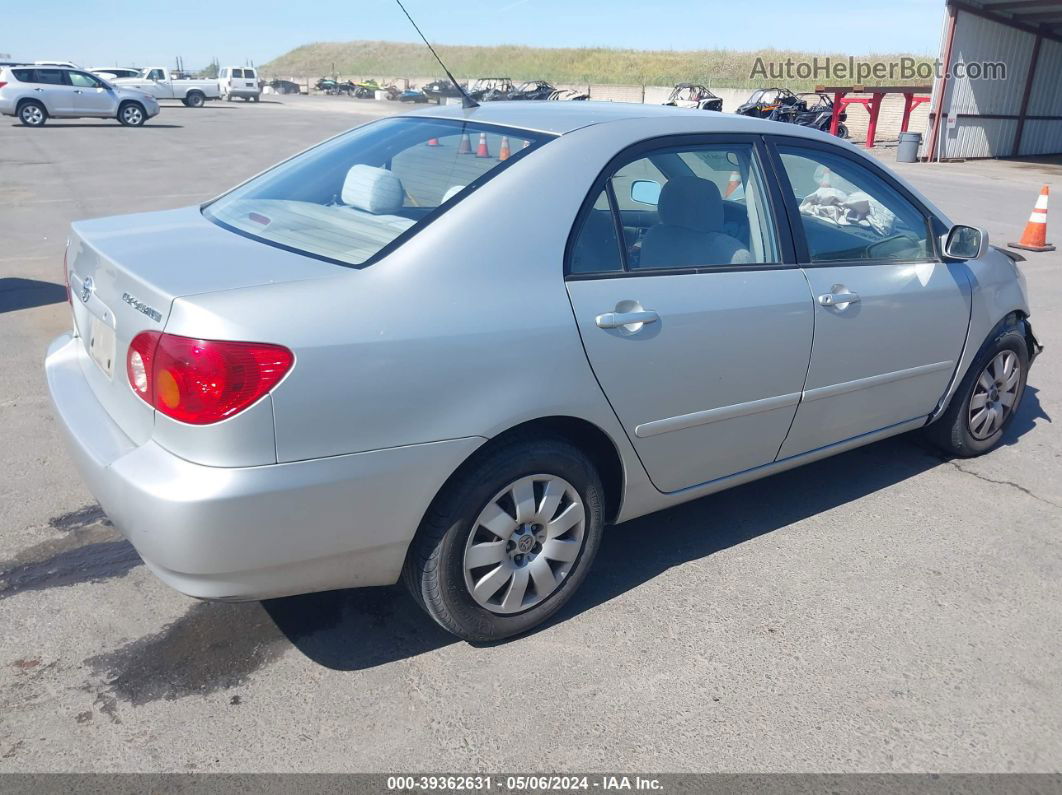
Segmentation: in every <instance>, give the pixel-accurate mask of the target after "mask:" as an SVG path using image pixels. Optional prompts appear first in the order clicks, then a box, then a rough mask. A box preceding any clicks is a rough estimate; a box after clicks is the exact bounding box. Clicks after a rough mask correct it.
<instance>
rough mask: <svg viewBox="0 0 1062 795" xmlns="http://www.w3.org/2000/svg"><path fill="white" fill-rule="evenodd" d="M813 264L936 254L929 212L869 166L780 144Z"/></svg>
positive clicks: (811, 150) (922, 257) (912, 258)
mask: <svg viewBox="0 0 1062 795" xmlns="http://www.w3.org/2000/svg"><path fill="white" fill-rule="evenodd" d="M778 153H779V155H780V156H781V160H782V165H783V166H784V167H785V171H786V174H787V176H788V177H789V182H790V184H791V185H792V188H793V194H794V199H795V200H796V201H797V202H798V210H799V213H800V221H801V225H802V226H803V228H804V237H805V238H806V240H807V244H808V255H809V258H810V260H811V262H813V263H814V262H843V261H852V260H880V261H885V262H896V261H901V262H904V261H917V260H924V259H926V258H927V257H930V256H931V248H930V246H929V235H928V226H927V222H926V218H925V216H924V215H923V214H922V212H921V211H920V210H919V209H918V208H917V207H915V206H914V205H913V204H911V202H909V201H908V200H907V199H906V198H904V197H903V196H902V195H901V194H900V193H899V192H898V191H896V190H895V189H894V188H893V187H892V186H890V185H889V184H888V183H887V182H885V180H884V179H882V178H881V177H879V176H878V175H877V174H875V173H873V172H872V171H871V170H870V169H869V168H866V167H864V166H861V165H860V164H858V163H855V162H853V161H852V160H850V159H849V158H847V157H843V156H840V155H835V154H833V153H831V152H825V151H822V150H819V149H806V148H803V147H793V146H779V147H778Z"/></svg>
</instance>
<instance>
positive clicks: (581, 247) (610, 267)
mask: <svg viewBox="0 0 1062 795" xmlns="http://www.w3.org/2000/svg"><path fill="white" fill-rule="evenodd" d="M621 270H623V260H622V259H621V257H620V247H619V240H618V238H617V237H616V222H615V220H614V218H613V215H612V209H611V208H610V206H609V202H608V194H607V193H606V192H605V191H601V193H600V194H599V195H598V197H597V200H596V201H595V202H594V206H593V207H591V208H590V212H589V213H587V215H586V218H584V219H583V224H582V226H581V227H580V229H579V233H578V234H577V235H576V237H575V241H574V243H573V244H572V251H571V258H570V260H569V272H570V273H607V272H609V271H621Z"/></svg>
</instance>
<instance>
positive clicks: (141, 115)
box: [118, 102, 147, 127]
mask: <svg viewBox="0 0 1062 795" xmlns="http://www.w3.org/2000/svg"><path fill="white" fill-rule="evenodd" d="M118 121H119V122H120V123H122V124H124V125H125V126H126V127H142V126H143V125H144V122H145V121H147V113H145V112H144V108H143V106H142V105H140V104H139V103H137V102H125V103H123V104H122V106H121V107H120V108H118Z"/></svg>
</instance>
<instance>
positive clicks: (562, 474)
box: [403, 438, 604, 642]
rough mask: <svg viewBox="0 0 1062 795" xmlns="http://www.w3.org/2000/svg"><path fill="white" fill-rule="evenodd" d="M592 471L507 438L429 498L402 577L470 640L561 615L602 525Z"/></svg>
mask: <svg viewBox="0 0 1062 795" xmlns="http://www.w3.org/2000/svg"><path fill="white" fill-rule="evenodd" d="M603 505H604V494H603V489H602V486H601V480H600V478H599V477H598V474H597V472H596V471H595V470H594V467H593V465H592V464H591V463H590V461H589V460H588V459H587V458H586V456H584V455H583V454H582V453H581V452H580V451H579V450H578V449H577V448H575V447H574V446H573V445H571V444H570V443H569V442H567V441H564V440H562V439H550V438H545V439H532V438H522V439H515V440H512V441H510V442H508V443H504V444H503V445H501V446H499V447H497V448H495V449H494V450H492V451H491V452H489V453H487V454H486V455H484V456H483V457H482V458H481V459H480V460H479V461H477V462H476V463H475V464H474V465H472V466H470V467H468V468H467V469H466V471H465V472H463V473H462V474H461V475H459V476H458V477H456V478H455V479H454V480H453V481H452V482H451V483H450V484H448V486H447V487H446V489H445V490H444V491H443V493H441V494H440V495H439V497H438V498H436V501H435V503H434V504H433V506H432V508H431V509H430V510H429V512H428V515H427V516H426V517H425V519H424V521H423V522H422V524H421V527H420V528H419V529H418V531H417V535H416V537H415V538H414V540H413V543H412V545H411V546H410V550H409V554H408V556H407V558H406V565H405V570H404V572H403V577H404V579H405V582H406V585H407V586H408V587H409V589H410V591H411V592H412V594H413V596H414V598H415V599H416V600H417V601H418V602H419V603H420V604H421V605H422V606H423V607H424V609H425V610H427V612H428V614H429V615H430V616H431V617H432V618H434V619H435V620H436V621H437V622H438V623H439V624H440V625H441V626H443V627H444V628H445V629H447V630H449V631H450V632H452V633H454V634H455V635H457V636H458V637H460V638H463V639H464V640H468V641H480V642H483V641H494V640H500V639H502V638H507V637H510V636H512V635H517V634H519V633H521V632H526V631H527V630H529V629H531V628H532V627H534V626H536V625H538V624H540V623H542V622H543V621H545V620H546V619H547V618H549V617H550V616H552V615H553V614H554V613H556V612H557V610H559V609H560V608H561V607H562V606H563V605H564V603H565V602H567V601H568V599H569V598H570V597H571V595H572V594H573V593H574V592H575V590H576V589H577V588H578V587H579V585H580V584H581V583H582V581H583V580H584V579H585V578H586V575H587V572H588V570H589V568H590V565H591V563H592V562H593V559H594V555H595V554H596V552H597V548H598V545H599V544H600V542H601V534H602V528H603V523H604V515H603Z"/></svg>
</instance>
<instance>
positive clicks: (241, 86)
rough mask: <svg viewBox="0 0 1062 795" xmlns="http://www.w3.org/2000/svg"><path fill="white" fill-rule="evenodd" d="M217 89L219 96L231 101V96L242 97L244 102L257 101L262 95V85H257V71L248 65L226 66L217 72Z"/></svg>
mask: <svg viewBox="0 0 1062 795" xmlns="http://www.w3.org/2000/svg"><path fill="white" fill-rule="evenodd" d="M218 90H219V91H220V92H221V98H222V99H224V100H228V101H230V102H231V101H232V98H233V97H243V101H244V102H246V101H247V100H249V99H253V100H254V101H255V102H257V101H258V100H259V99H260V98H261V97H262V87H261V86H260V85H258V73H257V72H255V70H254V69H253V68H252V67H250V66H226V67H224V68H223V69H222V70H221V71H220V72H218Z"/></svg>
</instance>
